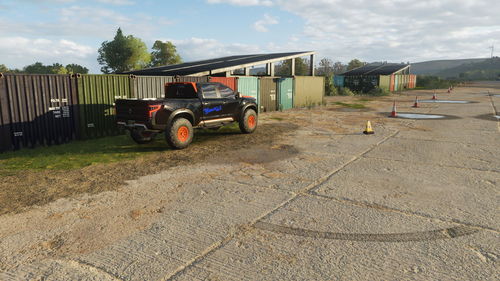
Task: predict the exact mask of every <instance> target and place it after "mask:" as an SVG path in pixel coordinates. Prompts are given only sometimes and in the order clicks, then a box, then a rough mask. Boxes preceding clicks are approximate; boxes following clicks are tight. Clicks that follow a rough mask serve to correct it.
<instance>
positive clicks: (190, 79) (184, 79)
mask: <svg viewBox="0 0 500 281" xmlns="http://www.w3.org/2000/svg"><path fill="white" fill-rule="evenodd" d="M174 81H176V82H195V83H202V82H208V76H200V77H198V76H174Z"/></svg>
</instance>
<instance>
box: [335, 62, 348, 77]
mask: <svg viewBox="0 0 500 281" xmlns="http://www.w3.org/2000/svg"><path fill="white" fill-rule="evenodd" d="M346 68H347V67H346V66H345V65H344V64H342V63H341V62H340V61H337V62H335V63H334V64H333V74H340V73H343V72H345V71H346Z"/></svg>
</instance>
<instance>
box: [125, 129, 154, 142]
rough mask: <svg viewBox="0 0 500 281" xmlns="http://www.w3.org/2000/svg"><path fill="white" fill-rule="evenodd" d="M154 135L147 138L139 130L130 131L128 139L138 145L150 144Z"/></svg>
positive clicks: (151, 134)
mask: <svg viewBox="0 0 500 281" xmlns="http://www.w3.org/2000/svg"><path fill="white" fill-rule="evenodd" d="M155 136H156V134H155V133H150V135H149V136H148V137H146V136H144V135H143V133H142V132H141V131H139V130H131V131H130V137H131V138H132V139H133V140H134V141H135V142H136V143H138V144H146V143H150V142H152V141H153V140H154V138H155Z"/></svg>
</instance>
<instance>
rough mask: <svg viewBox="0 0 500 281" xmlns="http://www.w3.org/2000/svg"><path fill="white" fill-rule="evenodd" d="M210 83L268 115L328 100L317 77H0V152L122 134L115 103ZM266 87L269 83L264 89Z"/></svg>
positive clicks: (7, 75) (11, 75) (93, 75)
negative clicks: (250, 100)
mask: <svg viewBox="0 0 500 281" xmlns="http://www.w3.org/2000/svg"><path fill="white" fill-rule="evenodd" d="M209 80H210V81H214V82H219V83H223V84H225V85H228V86H229V87H231V88H233V89H237V88H240V89H238V90H239V91H241V93H242V94H243V95H247V96H252V97H255V98H256V99H257V103H258V104H259V105H260V103H261V102H262V103H263V104H265V111H274V110H278V109H288V108H291V107H292V106H294V107H297V106H304V105H305V104H306V103H307V102H314V103H317V104H319V103H320V102H321V100H322V97H323V95H324V92H323V91H321V89H323V86H324V82H323V78H318V77H310V78H308V77H300V76H296V77H294V78H293V81H294V82H293V83H292V78H286V79H281V80H279V79H271V78H260V79H259V78H257V77H227V78H225V77H222V78H221V77H218V78H215V77H213V78H209V77H207V76H204V77H190V76H180V77H179V76H177V77H172V76H135V75H100V74H88V75H87V74H84V75H80V74H76V75H58V74H43V75H38V74H1V73H0V152H3V151H8V150H17V149H21V148H25V147H36V146H39V145H53V144H61V143H66V142H69V141H71V140H74V139H91V138H97V137H104V136H112V135H117V134H122V133H124V131H123V130H119V129H118V127H117V126H116V123H115V110H114V106H115V100H116V99H120V98H161V97H163V96H164V91H165V89H164V86H165V83H167V82H173V81H179V82H208V81H209ZM276 81H278V82H280V83H276ZM264 82H269V83H267V84H265V87H263V86H262V85H261V84H262V83H264ZM271 82H272V83H271ZM285 82H286V83H285ZM268 84H269V85H268ZM292 85H293V86H292ZM261 88H262V89H264V90H265V91H263V90H262V89H261ZM295 88H297V89H298V90H297V91H296V90H295ZM315 89H317V90H315ZM261 92H262V94H264V95H262V94H261ZM266 93H267V95H266ZM281 95H286V96H281ZM267 97H269V100H267V99H266V98H267ZM302 100H304V102H302V103H300V101H302ZM266 102H267V103H266ZM292 103H293V105H292Z"/></svg>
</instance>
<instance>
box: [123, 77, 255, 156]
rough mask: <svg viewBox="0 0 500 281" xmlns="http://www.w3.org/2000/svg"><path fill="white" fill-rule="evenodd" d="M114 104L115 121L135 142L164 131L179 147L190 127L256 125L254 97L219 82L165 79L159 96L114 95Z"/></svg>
mask: <svg viewBox="0 0 500 281" xmlns="http://www.w3.org/2000/svg"><path fill="white" fill-rule="evenodd" d="M115 104H116V122H117V124H118V125H119V126H123V127H125V128H126V129H128V130H129V131H130V136H131V137H132V139H133V140H134V141H135V142H137V143H139V144H143V143H148V142H151V141H152V140H153V139H154V137H155V136H156V135H158V134H160V133H163V132H164V133H165V138H166V140H167V143H168V144H169V145H170V146H171V147H173V148H176V149H182V148H185V147H187V146H188V145H189V144H190V143H191V141H192V140H193V128H213V129H218V128H220V127H221V126H224V125H226V124H229V123H232V122H239V127H240V129H241V131H242V132H243V133H247V134H248V133H252V132H253V131H255V129H256V128H257V104H256V101H255V98H253V97H245V96H241V94H240V93H238V92H234V91H233V90H232V89H231V88H229V87H226V86H225V85H222V84H220V83H194V82H174V83H167V84H166V85H165V98H163V99H118V100H116V102H115Z"/></svg>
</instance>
